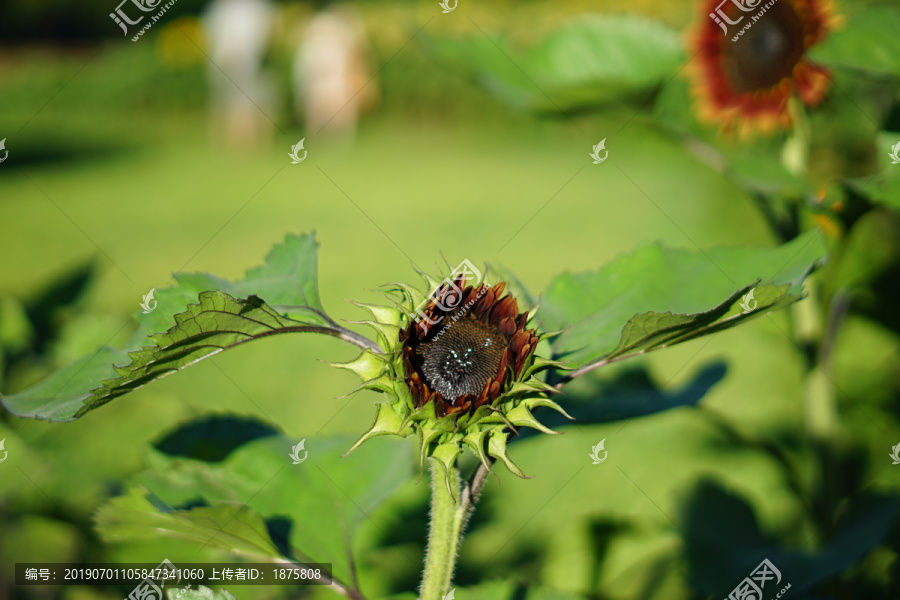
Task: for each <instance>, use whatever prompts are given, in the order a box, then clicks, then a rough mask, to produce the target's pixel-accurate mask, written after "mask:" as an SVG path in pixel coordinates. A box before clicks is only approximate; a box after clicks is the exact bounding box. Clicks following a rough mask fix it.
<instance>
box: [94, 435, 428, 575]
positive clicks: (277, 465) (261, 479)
mask: <svg viewBox="0 0 900 600" xmlns="http://www.w3.org/2000/svg"><path fill="white" fill-rule="evenodd" d="M232 419H234V422H235V424H236V425H237V424H240V423H246V421H244V420H241V419H236V418H233V417H232ZM219 430H220V431H223V432H224V431H225V429H224V428H222V427H219ZM193 435H194V432H193V431H192V428H191V427H184V428H182V429H180V430H179V431H178V432H176V433H174V434H172V435H170V436H169V437H168V438H167V440H168V445H169V446H173V445H174V446H179V444H177V443H175V438H178V437H179V436H184V437H187V438H190V439H192V436H193ZM226 441H227V440H226ZM353 441H354V438H351V437H336V438H317V439H314V438H307V439H306V441H305V443H304V448H305V452H307V453H308V454H304V451H300V453H299V454H300V456H301V457H303V456H305V457H306V459H305V460H303V462H301V463H300V464H296V465H295V464H292V463H293V461H292V459H291V457H290V454H291V449H292V447H293V445H294V444H296V442H297V440H288V439H287V438H285V437H283V436H280V435H279V436H266V437H263V438H257V439H254V440H253V441H250V442H247V443H244V444H242V445H240V446H238V447H237V448H234V449H233V450H232V451H231V452H230V453H229V454H228V455H227V456H226V457H225V458H223V459H222V460H218V461H216V462H208V461H205V460H197V459H191V458H186V457H185V456H184V455H183V453H181V452H179V454H177V455H174V456H171V455H167V454H164V453H161V452H152V454H151V455H150V463H151V467H150V468H149V469H148V470H147V471H145V472H144V473H142V474H140V475H139V476H138V477H137V478H136V483H137V489H148V490H150V491H151V492H152V493H153V495H154V498H155V499H156V503H157V504H158V505H159V506H161V507H163V510H171V511H174V512H173V513H172V514H175V515H181V514H188V515H189V514H192V513H193V510H196V509H193V510H191V511H182V510H175V509H173V508H172V507H178V506H188V505H195V504H196V503H197V501H198V500H199V501H202V502H203V503H205V504H208V505H210V506H213V507H217V506H219V505H226V506H232V505H233V504H234V503H239V504H240V503H246V506H247V509H248V510H250V511H252V512H253V513H254V514H257V515H259V517H260V518H261V519H263V520H264V521H265V523H266V525H267V527H268V533H267V539H270V538H269V537H268V536H271V541H270V545H271V546H272V547H274V548H278V550H279V551H280V553H279V555H284V556H287V557H289V558H292V559H295V560H298V561H305V562H326V563H332V565H333V567H334V576H335V577H336V578H338V579H340V580H343V581H350V579H351V575H352V567H351V562H350V561H351V556H352V554H351V547H350V542H351V538H352V535H353V533H354V531H355V530H356V528H357V527H358V526H359V525H360V523H361V522H362V521H364V520H367V519H370V517H369V515H370V514H371V513H372V511H373V509H374V508H375V507H376V506H377V505H378V504H379V503H380V502H381V501H382V500H383V499H384V498H386V497H387V496H389V495H390V494H391V493H393V492H394V491H395V490H396V489H397V488H398V487H399V486H400V485H402V484H403V483H405V482H407V481H409V479H410V478H411V477H412V474H413V465H414V457H413V454H412V452H411V451H410V448H409V447H408V446H407V445H406V444H402V443H398V442H396V441H395V440H387V439H383V440H373V443H370V444H365V445H364V446H362V447H360V448H359V449H357V450H355V451H354V452H353V453H351V454H350V455H348V456H346V457H344V458H341V455H342V454H343V453H344V452H346V451H347V449H348V448H349V447H350V446H351V445H352V444H353ZM122 501H123V500H121V499H117V500H113V501H112V502H111V503H110V504H111V505H114V504H115V503H117V502H122ZM154 510H155V509H154ZM101 514H104V515H107V517H106V518H105V520H104V521H103V522H102V527H100V531H101V533H102V534H103V535H104V537H107V538H109V539H115V538H114V537H113V536H111V535H110V534H111V533H115V532H117V531H119V529H117V528H118V527H121V526H124V524H128V525H129V526H130V527H132V531H131V533H134V534H138V533H140V535H142V536H150V535H153V527H155V525H156V523H157V522H158V518H157V517H156V516H153V515H149V516H147V518H143V517H141V518H139V519H135V518H132V517H130V516H129V514H128V513H125V512H121V513H116V516H115V518H113V517H110V516H108V515H109V513H101ZM376 525H377V524H376ZM137 529H140V532H138V531H137ZM141 532H142V533H141ZM204 542H205V540H204ZM270 550H271V548H270Z"/></svg>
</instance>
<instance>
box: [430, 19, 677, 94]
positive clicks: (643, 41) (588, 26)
mask: <svg viewBox="0 0 900 600" xmlns="http://www.w3.org/2000/svg"><path fill="white" fill-rule="evenodd" d="M486 35H489V36H490V39H488V38H487V37H486ZM429 44H430V46H431V48H432V49H433V50H434V52H435V53H436V54H437V56H438V58H439V59H440V60H443V61H445V62H448V63H450V64H452V65H455V66H457V67H458V68H461V69H463V70H465V71H467V72H469V73H470V74H471V75H472V77H473V78H474V79H475V80H476V81H477V82H478V83H479V84H480V85H482V86H484V87H485V88H487V89H488V90H489V91H490V92H492V93H494V94H495V95H497V96H499V97H500V98H501V99H503V100H504V101H506V102H508V103H510V104H512V105H513V106H515V107H517V108H523V109H527V110H536V111H549V112H557V111H560V110H563V111H568V110H574V109H577V108H581V107H586V106H593V105H598V104H604V103H608V102H617V101H623V100H625V101H627V100H634V99H638V98H641V97H643V96H645V95H646V94H647V93H648V92H651V91H652V90H653V89H654V88H656V87H658V86H660V85H661V84H662V83H663V82H664V81H665V80H666V79H668V78H669V76H670V75H671V74H672V73H674V72H675V69H676V68H677V66H678V64H679V63H680V61H681V60H682V58H683V52H682V47H681V43H680V41H679V38H678V34H677V33H676V32H674V31H672V30H670V29H668V28H666V27H665V26H663V25H662V24H660V23H658V22H656V21H652V20H649V19H646V18H643V17H637V16H632V15H598V14H591V15H585V16H583V17H581V18H579V19H577V20H574V21H572V22H570V23H568V24H566V25H564V26H563V27H561V28H560V29H559V30H557V31H555V32H553V33H552V34H550V35H549V36H548V37H547V38H546V39H544V40H543V41H542V42H541V43H540V44H538V45H537V46H536V47H535V48H532V49H531V50H530V51H528V52H525V53H519V52H515V51H513V50H512V49H510V48H509V47H508V45H507V43H506V42H505V41H504V40H503V39H502V38H499V37H496V36H494V35H493V34H489V33H488V34H479V35H476V36H473V37H470V38H466V39H449V38H434V37H433V38H430V39H429Z"/></svg>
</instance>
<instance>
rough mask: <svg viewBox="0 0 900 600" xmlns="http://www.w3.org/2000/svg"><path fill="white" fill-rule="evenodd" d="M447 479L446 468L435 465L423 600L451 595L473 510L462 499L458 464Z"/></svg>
mask: <svg viewBox="0 0 900 600" xmlns="http://www.w3.org/2000/svg"><path fill="white" fill-rule="evenodd" d="M447 475H448V477H447V479H446V480H445V479H444V465H439V464H438V463H437V462H436V461H434V462H432V465H431V520H430V523H429V530H428V549H427V551H426V554H425V571H424V572H423V574H422V589H421V593H420V596H419V597H420V598H421V600H443V598H444V596H445V595H446V594H447V592H449V591H450V581H451V579H452V578H453V570H454V568H455V567H456V556H457V554H458V551H459V543H460V541H461V539H462V532H463V527H465V523H466V520H467V517H468V514H469V511H470V509H471V507H472V496H470V495H468V494H466V495H464V496H461V495H460V478H459V469H458V468H457V467H456V465H455V464H452V465H447ZM447 482H449V484H450V485H449V489H448V486H447Z"/></svg>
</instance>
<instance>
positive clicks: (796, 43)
mask: <svg viewBox="0 0 900 600" xmlns="http://www.w3.org/2000/svg"><path fill="white" fill-rule="evenodd" d="M756 15H757V13H747V14H746V15H744V20H743V21H741V22H740V24H739V25H736V26H735V27H741V26H746V25H749V24H751V23H752V26H751V27H750V29H747V30H746V31H745V32H744V33H743V35H742V36H741V37H739V38H738V39H737V41H735V42H732V41H731V38H730V37H729V38H727V39H726V40H724V41H723V44H724V45H725V53H724V55H723V57H722V61H723V67H724V69H725V75H726V77H727V78H728V82H729V83H730V84H731V86H732V88H733V89H734V90H735V91H736V92H741V93H744V92H755V91H759V90H764V89H768V88H771V87H772V86H774V85H776V84H777V83H778V82H780V81H781V80H782V79H784V78H785V77H789V76H790V75H791V73H792V72H793V70H794V67H795V66H796V65H797V63H798V62H799V61H800V59H801V58H802V57H803V52H804V51H805V48H804V42H803V33H804V32H803V23H802V22H801V21H800V17H799V15H797V13H796V12H795V10H794V8H793V7H792V6H791V4H790V2H788V1H787V0H780V1H779V2H776V3H775V4H774V5H773V6H772V7H771V8H769V9H768V10H767V11H766V12H764V13H763V14H762V15H761V16H760V17H759V19H758V20H757V21H756V22H753V21H752V17H753V16H756ZM732 37H733V36H732Z"/></svg>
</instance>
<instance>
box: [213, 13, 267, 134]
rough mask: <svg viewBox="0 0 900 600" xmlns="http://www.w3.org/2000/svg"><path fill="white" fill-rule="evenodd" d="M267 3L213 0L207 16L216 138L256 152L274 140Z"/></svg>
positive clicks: (214, 132)
mask: <svg viewBox="0 0 900 600" xmlns="http://www.w3.org/2000/svg"><path fill="white" fill-rule="evenodd" d="M273 18H274V9H273V7H272V5H271V4H270V3H269V1H268V0H213V1H212V3H211V4H210V6H209V8H208V9H207V12H206V14H205V16H204V19H203V20H204V28H205V33H206V40H207V43H208V55H209V58H210V61H211V63H210V65H209V77H210V87H211V93H212V102H213V106H212V121H213V135H214V136H216V135H219V134H220V132H221V135H222V137H223V138H224V143H225V144H226V146H227V147H229V148H232V149H251V148H253V147H255V146H257V145H258V144H260V143H262V142H265V141H268V140H269V138H271V134H272V121H271V119H270V115H271V114H272V109H273V106H274V102H273V91H272V83H271V81H270V80H269V78H268V77H267V76H266V75H265V73H263V71H262V62H263V57H264V56H265V53H266V49H267V47H268V44H269V38H270V36H271V34H272V29H273Z"/></svg>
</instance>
